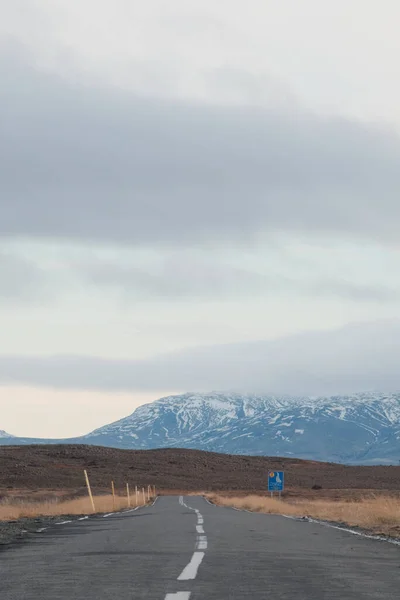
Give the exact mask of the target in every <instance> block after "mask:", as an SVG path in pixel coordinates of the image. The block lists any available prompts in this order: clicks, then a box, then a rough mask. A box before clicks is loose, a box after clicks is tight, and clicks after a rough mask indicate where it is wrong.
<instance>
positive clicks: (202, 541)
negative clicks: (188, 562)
mask: <svg viewBox="0 0 400 600" xmlns="http://www.w3.org/2000/svg"><path fill="white" fill-rule="evenodd" d="M207 545H208V542H207V536H206V535H199V536H198V537H197V543H196V550H207Z"/></svg>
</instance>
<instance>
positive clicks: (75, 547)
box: [0, 497, 400, 600]
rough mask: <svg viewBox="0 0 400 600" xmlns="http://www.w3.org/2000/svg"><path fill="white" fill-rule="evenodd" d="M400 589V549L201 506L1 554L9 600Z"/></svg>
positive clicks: (344, 597) (291, 595)
mask: <svg viewBox="0 0 400 600" xmlns="http://www.w3.org/2000/svg"><path fill="white" fill-rule="evenodd" d="M189 507H190V508H189ZM399 590H400V547H399V546H394V545H392V544H389V543H386V542H381V541H376V540H370V539H366V538H362V537H358V536H354V535H351V534H349V533H346V532H343V531H339V530H337V529H331V528H327V527H323V526H321V525H318V524H313V523H308V522H301V521H295V520H290V519H285V518H284V517H277V516H276V517H275V516H268V515H260V514H250V513H246V512H239V511H235V510H233V509H228V508H219V507H214V506H212V505H210V504H208V503H207V502H206V501H205V500H204V499H203V498H198V497H197V498H196V497H185V498H183V499H182V498H178V497H162V498H159V499H158V500H157V502H156V503H155V505H154V506H152V507H148V508H142V509H139V510H137V511H135V512H130V513H124V514H122V515H121V514H120V515H113V516H109V517H106V518H93V519H89V520H87V521H81V522H74V523H67V524H64V525H58V526H53V527H51V528H49V529H48V530H47V531H44V532H42V533H38V534H36V536H35V537H34V538H33V539H30V540H29V541H26V542H23V543H21V542H19V543H17V544H15V545H13V546H10V547H8V548H6V549H5V550H2V551H1V552H0V598H1V599H2V600H78V599H79V600H125V599H126V600H142V599H143V600H189V598H190V600H228V599H229V600H231V599H232V600H233V599H234V600H239V599H240V600H242V599H244V598H246V599H258V598H259V599H274V600H289V599H290V600H294V599H295V600H325V599H326V600H334V599H340V600H369V599H371V600H372V599H374V600H375V599H377V598H379V599H382V600H383V599H384V600H391V599H393V600H394V599H396V600H397V599H398V598H399V596H400V591H399Z"/></svg>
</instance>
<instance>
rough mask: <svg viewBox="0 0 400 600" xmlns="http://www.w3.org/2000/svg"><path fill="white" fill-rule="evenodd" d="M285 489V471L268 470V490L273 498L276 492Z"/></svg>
mask: <svg viewBox="0 0 400 600" xmlns="http://www.w3.org/2000/svg"><path fill="white" fill-rule="evenodd" d="M284 489H285V473H284V472H283V471H268V491H269V492H271V498H272V497H273V495H274V492H279V498H280V497H281V493H282V492H283V490H284Z"/></svg>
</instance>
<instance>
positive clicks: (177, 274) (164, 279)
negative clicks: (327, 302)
mask: <svg viewBox="0 0 400 600" xmlns="http://www.w3.org/2000/svg"><path fill="white" fill-rule="evenodd" d="M70 268H71V269H72V271H73V272H74V273H75V275H77V276H78V277H79V278H80V279H81V280H82V281H83V283H84V284H85V285H87V284H91V285H95V286H98V287H100V288H103V289H104V288H114V289H116V290H117V291H119V292H121V293H123V294H128V295H130V296H133V297H138V298H146V299H151V298H153V299H160V298H162V299H163V300H174V299H177V298H182V297H184V298H185V297H186V298H194V297H210V296H212V297H213V298H218V297H221V296H222V297H230V298H237V297H246V296H247V297H253V298H254V296H261V297H268V296H269V295H270V294H272V293H273V294H276V293H279V292H284V293H295V294H303V295H312V296H314V297H316V296H321V297H340V298H346V299H348V300H355V301H357V302H395V301H397V300H398V299H399V298H400V290H399V289H396V288H393V287H392V288H391V287H388V286H386V285H382V284H376V285H373V284H364V283H360V282H356V281H350V280H348V279H343V278H340V275H338V276H337V277H336V278H335V277H327V276H322V275H319V276H318V278H316V277H315V276H313V275H312V273H313V271H314V270H315V267H314V268H313V266H312V265H310V267H309V269H308V271H309V273H308V275H307V276H304V275H303V276H302V277H298V276H296V274H295V273H294V274H293V275H291V276H289V275H285V274H283V273H280V272H279V270H278V271H277V267H276V266H275V269H272V270H269V269H268V268H265V270H264V272H257V271H256V270H252V269H246V268H239V267H235V266H233V265H231V264H226V263H224V261H223V260H221V259H218V258H214V259H212V258H198V257H193V256H191V255H190V254H189V253H185V252H179V253H173V254H170V255H165V256H163V255H162V254H160V256H159V257H158V260H157V261H152V263H151V264H148V263H147V264H146V263H144V264H142V265H141V266H137V264H129V263H126V261H125V262H124V263H123V264H122V263H121V262H120V261H119V262H117V261H110V260H94V259H91V260H82V261H81V262H76V263H74V264H73V265H70ZM278 269H279V262H278ZM292 270H293V268H292ZM294 271H295V270H294Z"/></svg>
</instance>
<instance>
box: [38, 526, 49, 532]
mask: <svg viewBox="0 0 400 600" xmlns="http://www.w3.org/2000/svg"><path fill="white" fill-rule="evenodd" d="M46 529H47V527H42V528H41V529H36V533H43V531H46Z"/></svg>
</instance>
